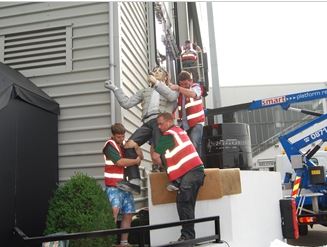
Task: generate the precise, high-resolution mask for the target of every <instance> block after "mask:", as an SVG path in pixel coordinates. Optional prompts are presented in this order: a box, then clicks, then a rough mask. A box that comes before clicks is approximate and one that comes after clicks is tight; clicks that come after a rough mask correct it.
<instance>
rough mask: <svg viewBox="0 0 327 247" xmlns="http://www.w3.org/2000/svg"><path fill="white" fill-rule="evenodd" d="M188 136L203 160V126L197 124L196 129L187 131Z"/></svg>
mask: <svg viewBox="0 0 327 247" xmlns="http://www.w3.org/2000/svg"><path fill="white" fill-rule="evenodd" d="M187 134H188V136H189V137H190V140H191V142H192V143H193V145H194V147H195V149H196V151H197V152H198V154H199V156H200V158H201V159H202V136H203V125H202V124H196V125H195V126H194V127H192V128H190V129H188V130H187Z"/></svg>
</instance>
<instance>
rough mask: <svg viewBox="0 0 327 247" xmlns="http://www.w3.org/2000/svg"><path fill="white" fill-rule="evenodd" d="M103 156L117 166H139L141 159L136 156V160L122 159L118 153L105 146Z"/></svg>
mask: <svg viewBox="0 0 327 247" xmlns="http://www.w3.org/2000/svg"><path fill="white" fill-rule="evenodd" d="M103 153H104V155H106V157H107V158H110V160H111V161H112V162H113V163H114V164H115V165H117V166H123V167H127V166H133V165H140V163H141V158H140V157H139V156H138V157H137V158H136V159H127V158H122V157H121V156H120V154H119V153H118V151H117V150H116V149H115V148H114V147H113V146H111V145H107V147H106V148H104V150H103Z"/></svg>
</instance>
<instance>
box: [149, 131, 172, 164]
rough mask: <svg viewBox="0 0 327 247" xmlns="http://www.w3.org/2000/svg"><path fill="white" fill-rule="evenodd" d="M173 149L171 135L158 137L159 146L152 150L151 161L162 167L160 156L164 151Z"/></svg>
mask: <svg viewBox="0 0 327 247" xmlns="http://www.w3.org/2000/svg"><path fill="white" fill-rule="evenodd" d="M173 147H174V138H173V137H172V136H171V135H167V136H160V138H159V144H158V145H157V146H156V148H155V149H154V152H153V154H152V160H153V162H154V163H155V164H158V165H161V166H162V160H161V155H162V154H164V153H165V152H166V150H168V149H171V148H173Z"/></svg>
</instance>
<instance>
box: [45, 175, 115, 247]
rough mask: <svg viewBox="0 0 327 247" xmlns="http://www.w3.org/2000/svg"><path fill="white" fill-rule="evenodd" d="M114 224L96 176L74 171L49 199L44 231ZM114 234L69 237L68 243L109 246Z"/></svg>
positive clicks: (75, 246) (83, 229)
mask: <svg viewBox="0 0 327 247" xmlns="http://www.w3.org/2000/svg"><path fill="white" fill-rule="evenodd" d="M113 228H116V225H115V222H114V218H113V215H112V209H111V206H110V203H109V201H108V199H107V195H106V193H105V192H104V191H103V190H102V188H101V186H100V185H99V184H97V183H96V181H95V179H93V178H91V177H89V176H87V175H83V174H81V173H77V174H76V175H74V176H73V177H71V179H70V180H69V181H67V182H66V183H65V184H64V185H62V186H60V187H59V188H58V189H57V191H56V192H55V194H54V197H53V198H52V199H51V201H50V205H49V211H48V216H47V223H46V230H45V232H44V233H45V234H52V233H56V232H67V233H76V232H88V231H96V230H107V229H113ZM115 238H116V236H107V237H101V238H84V239H76V240H70V241H69V246H70V247H98V246H99V247H107V246H108V247H109V246H112V244H114V243H115Z"/></svg>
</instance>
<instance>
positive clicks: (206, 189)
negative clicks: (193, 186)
mask: <svg viewBox="0 0 327 247" xmlns="http://www.w3.org/2000/svg"><path fill="white" fill-rule="evenodd" d="M204 173H205V175H206V177H205V179H204V185H203V186H202V187H201V188H200V190H199V194H198V198H197V200H211V199H218V198H221V197H223V196H224V195H232V194H239V193H241V179H240V170H239V169H238V168H233V169H219V168H206V169H204ZM149 179H150V186H151V198H152V204H153V205H157V204H166V203H174V202H176V191H173V192H171V191H168V190H167V189H166V186H167V184H168V183H169V181H168V177H167V174H166V173H165V172H155V173H150V174H149Z"/></svg>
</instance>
